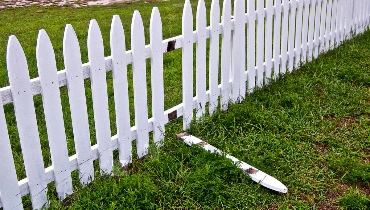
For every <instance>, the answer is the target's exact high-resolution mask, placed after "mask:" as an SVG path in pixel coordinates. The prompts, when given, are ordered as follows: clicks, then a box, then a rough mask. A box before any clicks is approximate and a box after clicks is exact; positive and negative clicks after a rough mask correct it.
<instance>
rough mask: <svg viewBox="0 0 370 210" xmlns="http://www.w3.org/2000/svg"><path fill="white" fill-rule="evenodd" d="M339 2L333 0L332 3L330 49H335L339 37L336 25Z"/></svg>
mask: <svg viewBox="0 0 370 210" xmlns="http://www.w3.org/2000/svg"><path fill="white" fill-rule="evenodd" d="M337 2H338V0H333V3H332V16H331V24H330V31H331V36H330V45H329V46H330V50H332V49H334V47H335V41H336V37H337V27H336V21H337Z"/></svg>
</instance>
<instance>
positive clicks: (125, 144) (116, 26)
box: [110, 15, 132, 167]
mask: <svg viewBox="0 0 370 210" xmlns="http://www.w3.org/2000/svg"><path fill="white" fill-rule="evenodd" d="M110 37H111V38H110V47H111V52H112V65H113V69H112V75H113V87H114V102H115V110H116V123H117V135H118V151H119V162H120V164H121V166H122V167H125V166H127V165H128V164H129V163H131V162H132V145H131V125H130V111H129V99H128V82H127V66H126V44H125V33H124V30H123V26H122V22H121V19H120V18H119V16H118V15H114V16H113V20H112V27H111V33H110Z"/></svg>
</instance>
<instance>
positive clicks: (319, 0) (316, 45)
mask: <svg viewBox="0 0 370 210" xmlns="http://www.w3.org/2000/svg"><path fill="white" fill-rule="evenodd" d="M321 4H322V0H317V5H316V14H315V35H314V51H313V58H317V56H319V46H320V28H321V27H320V23H321V22H320V15H321Z"/></svg>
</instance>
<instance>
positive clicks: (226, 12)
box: [220, 0, 231, 110]
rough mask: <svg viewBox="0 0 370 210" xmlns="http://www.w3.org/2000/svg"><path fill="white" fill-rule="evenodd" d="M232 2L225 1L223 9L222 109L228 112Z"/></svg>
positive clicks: (229, 0)
mask: <svg viewBox="0 0 370 210" xmlns="http://www.w3.org/2000/svg"><path fill="white" fill-rule="evenodd" d="M230 20H231V0H224V3H223V7H222V28H223V30H222V46H221V99H220V101H221V102H220V103H221V109H222V110H227V108H228V104H229V100H230V95H229V90H230V89H229V87H230V83H229V80H230V70H231V69H230V65H231V59H230V58H231V56H230V55H231V21H230Z"/></svg>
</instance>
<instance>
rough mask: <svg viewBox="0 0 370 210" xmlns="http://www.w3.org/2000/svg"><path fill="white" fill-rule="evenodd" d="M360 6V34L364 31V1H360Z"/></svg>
mask: <svg viewBox="0 0 370 210" xmlns="http://www.w3.org/2000/svg"><path fill="white" fill-rule="evenodd" d="M361 2H362V4H361V5H360V8H361V33H364V31H365V6H366V3H365V2H364V0H361Z"/></svg>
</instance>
